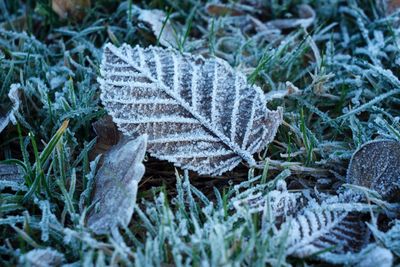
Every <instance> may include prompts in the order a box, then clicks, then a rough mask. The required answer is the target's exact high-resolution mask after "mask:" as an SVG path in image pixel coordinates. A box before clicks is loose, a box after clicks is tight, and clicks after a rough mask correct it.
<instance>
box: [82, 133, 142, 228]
mask: <svg viewBox="0 0 400 267" xmlns="http://www.w3.org/2000/svg"><path fill="white" fill-rule="evenodd" d="M146 140H147V136H140V137H138V138H137V139H135V140H128V139H127V138H125V139H122V140H121V141H120V143H118V144H117V145H116V146H114V147H113V148H112V149H111V150H110V151H109V152H108V153H107V154H106V156H105V159H104V163H103V166H102V167H101V168H100V169H99V171H98V173H97V175H96V177H95V187H94V196H93V202H94V203H96V204H95V208H94V209H93V210H92V211H91V212H90V213H89V216H88V226H89V227H90V228H91V229H92V230H93V231H94V232H95V233H97V234H105V233H108V232H109V231H110V230H112V229H114V228H116V227H118V226H119V225H123V226H127V225H128V224H129V221H130V219H131V217H132V214H133V209H134V206H135V202H136V194H137V189H138V184H139V182H140V180H141V179H142V176H143V174H144V165H143V164H142V161H143V157H144V154H145V152H146Z"/></svg>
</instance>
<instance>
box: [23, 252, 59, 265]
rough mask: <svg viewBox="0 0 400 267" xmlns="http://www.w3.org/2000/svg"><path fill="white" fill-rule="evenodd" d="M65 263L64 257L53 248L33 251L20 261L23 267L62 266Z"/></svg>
mask: <svg viewBox="0 0 400 267" xmlns="http://www.w3.org/2000/svg"><path fill="white" fill-rule="evenodd" d="M63 262H64V255H63V254H61V253H60V252H58V251H57V250H54V249H52V248H46V249H34V250H31V251H29V252H28V253H26V254H25V255H23V256H22V257H21V259H20V263H21V264H22V265H23V266H32V267H52V266H61V264H62V263H63Z"/></svg>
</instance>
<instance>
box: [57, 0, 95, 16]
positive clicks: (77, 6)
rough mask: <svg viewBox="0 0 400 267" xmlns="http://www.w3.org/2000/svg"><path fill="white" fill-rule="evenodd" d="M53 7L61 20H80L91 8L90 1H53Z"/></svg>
mask: <svg viewBox="0 0 400 267" xmlns="http://www.w3.org/2000/svg"><path fill="white" fill-rule="evenodd" d="M51 7H52V8H53V11H54V12H56V13H57V15H58V16H60V18H61V19H66V18H68V17H72V18H74V19H78V20H80V19H82V18H83V17H84V15H85V12H84V11H85V9H87V8H89V7H90V0H52V2H51Z"/></svg>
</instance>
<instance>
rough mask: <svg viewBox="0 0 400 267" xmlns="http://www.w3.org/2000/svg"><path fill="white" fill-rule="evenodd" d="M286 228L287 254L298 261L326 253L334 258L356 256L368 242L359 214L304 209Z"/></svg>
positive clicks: (367, 233)
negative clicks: (346, 254) (353, 253)
mask: <svg viewBox="0 0 400 267" xmlns="http://www.w3.org/2000/svg"><path fill="white" fill-rule="evenodd" d="M286 224H288V225H287V226H288V227H289V228H288V229H289V233H288V244H289V246H288V247H287V253H288V254H289V255H294V256H297V257H301V258H303V257H307V256H311V255H313V254H315V253H318V252H321V251H323V250H326V249H331V250H330V251H331V253H335V254H343V253H346V252H357V251H359V250H360V249H361V248H362V247H363V246H364V245H366V244H367V241H368V239H369V231H368V227H367V226H366V224H365V223H364V222H363V221H362V220H361V217H360V214H359V213H350V212H346V211H331V210H329V209H324V208H320V209H310V208H306V209H304V210H303V211H302V212H301V213H299V214H297V216H296V217H294V218H293V219H292V220H289V221H288V222H287V223H286Z"/></svg>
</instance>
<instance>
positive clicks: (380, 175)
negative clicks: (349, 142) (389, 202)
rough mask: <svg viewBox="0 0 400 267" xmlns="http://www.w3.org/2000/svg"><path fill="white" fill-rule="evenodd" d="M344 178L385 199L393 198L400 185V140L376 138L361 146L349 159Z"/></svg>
mask: <svg viewBox="0 0 400 267" xmlns="http://www.w3.org/2000/svg"><path fill="white" fill-rule="evenodd" d="M346 179H347V183H350V184H355V185H361V186H364V187H367V188H370V189H373V190H375V191H377V192H378V193H379V194H381V196H382V197H383V198H385V199H391V198H395V197H396V195H398V193H399V186H400V142H397V141H393V140H376V141H372V142H368V143H366V144H364V145H363V146H361V147H360V148H359V149H358V150H357V151H356V152H354V154H353V156H352V158H351V160H350V164H349V167H348V170H347V178H346Z"/></svg>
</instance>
